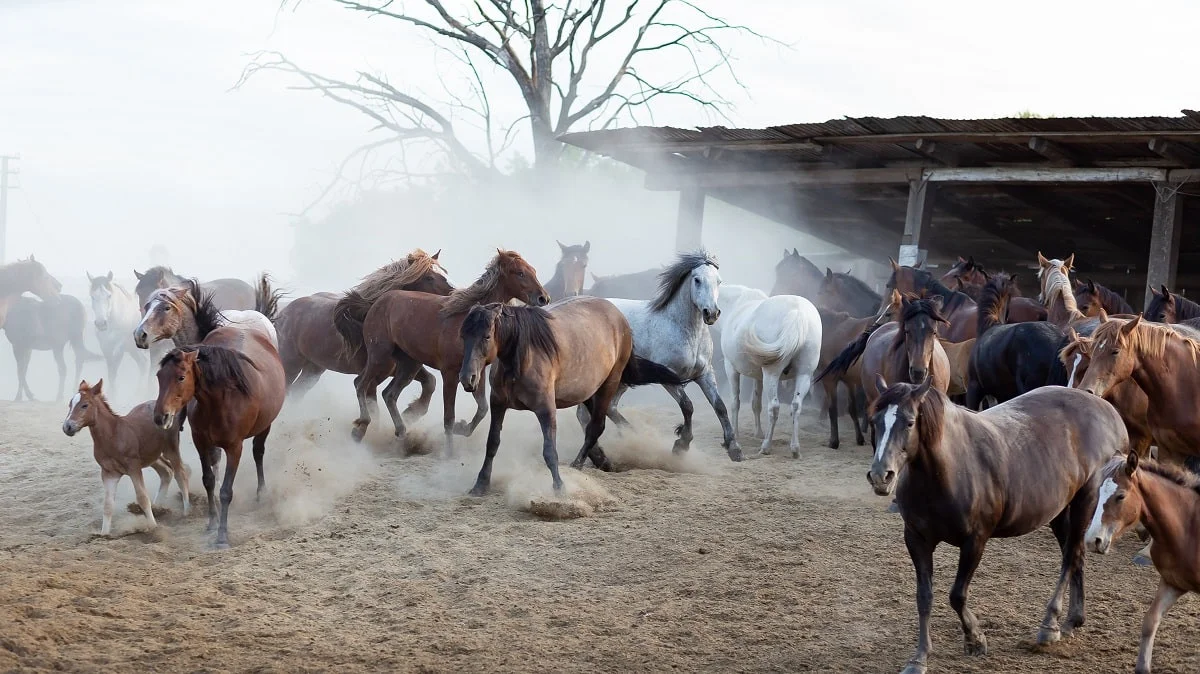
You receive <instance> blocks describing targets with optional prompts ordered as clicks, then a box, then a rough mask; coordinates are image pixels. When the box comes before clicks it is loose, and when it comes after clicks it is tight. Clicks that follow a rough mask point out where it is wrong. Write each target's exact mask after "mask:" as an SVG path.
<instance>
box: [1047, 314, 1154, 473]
mask: <svg viewBox="0 0 1200 674" xmlns="http://www.w3.org/2000/svg"><path fill="white" fill-rule="evenodd" d="M1093 329H1094V328H1093ZM1093 344H1094V342H1093V340H1092V339H1091V338H1090V337H1085V336H1082V335H1079V334H1077V333H1076V332H1075V330H1074V329H1068V331H1067V337H1066V345H1065V346H1063V347H1062V349H1060V350H1059V352H1058V359H1059V361H1060V362H1061V363H1062V365H1063V367H1064V368H1065V369H1066V370H1067V382H1066V386H1067V388H1075V387H1076V386H1077V385H1078V384H1079V383H1080V382H1081V381H1082V380H1083V375H1084V374H1085V373H1086V372H1087V369H1088V366H1089V365H1090V364H1091V354H1092V346H1093ZM1055 383H1057V382H1055ZM1104 399H1105V400H1107V401H1108V402H1109V403H1111V404H1112V406H1113V407H1115V408H1117V411H1118V412H1120V413H1121V418H1122V419H1124V420H1125V430H1126V432H1128V434H1129V449H1130V451H1132V452H1135V453H1137V454H1139V455H1140V456H1143V457H1145V456H1149V453H1150V445H1151V444H1152V443H1153V440H1154V437H1153V435H1152V434H1151V432H1150V421H1149V419H1148V418H1147V416H1146V415H1147V413H1148V412H1149V409H1150V401H1149V399H1148V398H1146V394H1145V392H1143V391H1142V389H1141V388H1139V387H1138V385H1137V384H1136V383H1135V382H1133V381H1132V380H1129V381H1123V382H1121V383H1120V384H1117V385H1116V386H1114V387H1113V388H1112V390H1111V391H1109V392H1108V393H1107V394H1106V395H1105V397H1104Z"/></svg>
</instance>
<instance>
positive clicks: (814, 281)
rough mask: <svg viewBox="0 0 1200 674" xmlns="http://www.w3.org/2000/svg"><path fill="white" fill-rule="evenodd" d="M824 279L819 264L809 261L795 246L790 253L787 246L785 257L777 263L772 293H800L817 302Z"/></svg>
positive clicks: (784, 252)
mask: <svg viewBox="0 0 1200 674" xmlns="http://www.w3.org/2000/svg"><path fill="white" fill-rule="evenodd" d="M824 280H825V275H824V274H822V273H821V270H820V269H818V268H817V265H815V264H813V263H812V262H809V260H808V258H806V257H804V256H803V255H801V254H800V253H799V251H797V250H796V249H795V248H793V249H792V252H790V253H789V252H788V251H787V249H786V248H785V249H784V250H783V259H782V260H780V261H779V264H777V265H775V285H773V286H771V295H773V296H774V295H799V296H801V297H804V298H806V299H809V300H814V304H815V300H816V297H817V293H818V292H820V289H821V282H822V281H824Z"/></svg>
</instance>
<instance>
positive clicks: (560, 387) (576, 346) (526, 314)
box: [445, 297, 638, 496]
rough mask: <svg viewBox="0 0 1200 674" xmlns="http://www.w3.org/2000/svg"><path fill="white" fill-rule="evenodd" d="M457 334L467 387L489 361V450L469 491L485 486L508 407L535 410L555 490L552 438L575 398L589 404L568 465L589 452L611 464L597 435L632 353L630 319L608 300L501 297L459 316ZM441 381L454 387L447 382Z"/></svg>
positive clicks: (599, 462) (601, 463)
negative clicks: (526, 301)
mask: <svg viewBox="0 0 1200 674" xmlns="http://www.w3.org/2000/svg"><path fill="white" fill-rule="evenodd" d="M460 334H461V338H462V342H463V353H464V357H463V359H462V366H461V368H460V371H459V375H458V380H459V382H460V383H461V384H462V386H463V388H464V389H466V390H467V391H474V390H476V388H478V387H481V386H482V383H483V376H484V374H483V373H484V368H485V367H486V366H487V365H488V364H491V365H492V374H491V385H492V395H491V412H492V419H491V427H490V428H489V429H488V438H487V453H486V455H485V456H484V459H483V467H482V468H480V470H479V476H478V478H477V479H476V480H475V486H474V487H473V488H472V489H471V494H473V495H475V496H482V495H483V494H485V493H487V490H488V487H489V485H490V484H491V478H492V460H493V459H495V458H496V451H497V450H498V449H499V447H500V430H501V428H502V427H503V426H504V415H505V413H506V412H507V411H508V410H510V409H517V410H529V411H531V412H533V413H534V414H536V415H537V418H538V422H539V423H540V424H541V426H542V458H543V459H544V460H545V462H546V467H547V468H549V469H550V475H551V478H552V479H553V483H554V489H555V490H556V491H557V490H561V489H562V477H561V476H559V473H558V449H557V440H556V434H557V432H558V422H557V417H558V413H557V411H558V410H560V409H566V408H569V407H574V406H576V405H583V406H584V408H586V409H587V415H586V416H587V424H586V426H585V427H584V440H583V446H582V447H581V448H580V449H579V454H578V455H577V456H576V457H575V460H574V461H573V462H571V466H572V467H573V468H582V467H583V461H584V459H585V458H591V460H592V463H593V464H595V465H596V467H598V468H601V469H604V470H610V469H611V466H610V464H609V462H608V459H607V458H606V457H605V456H604V451H603V450H602V449H601V448H600V445H599V444H597V442H598V440H599V438H600V434H601V433H603V432H604V424H605V421H604V419H605V416H606V415H607V414H608V407H609V405H610V404H611V403H612V400H613V398H614V397H615V396H616V394H617V389H618V388H620V386H621V383H622V376H623V375H625V374H626V373H627V366H628V365H629V363H630V358H631V357H632V354H633V332H632V331H631V330H630V329H629V322H628V321H626V320H625V316H624V315H623V314H622V313H621V312H620V311H619V310H618V309H617V308H616V307H615V306H613V305H612V303H610V302H606V301H604V300H602V299H600V298H596V297H570V298H567V299H564V300H560V301H558V302H555V303H554V304H551V305H550V306H549V307H547V308H546V309H542V308H539V307H510V306H506V305H503V304H498V303H497V304H488V305H486V306H476V307H473V308H472V309H471V310H470V312H468V313H467V315H466V317H465V318H464V319H463V320H462V324H461V329H460ZM630 372H631V373H632V370H630ZM628 383H631V384H636V383H638V382H636V381H632V380H631V381H629V382H628ZM445 385H446V386H448V387H453V384H452V383H450V382H446V384H445Z"/></svg>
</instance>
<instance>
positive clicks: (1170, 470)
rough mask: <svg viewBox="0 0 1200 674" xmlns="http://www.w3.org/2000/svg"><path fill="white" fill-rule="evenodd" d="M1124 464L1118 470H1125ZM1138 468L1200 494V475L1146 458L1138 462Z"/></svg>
mask: <svg viewBox="0 0 1200 674" xmlns="http://www.w3.org/2000/svg"><path fill="white" fill-rule="evenodd" d="M1114 463H1115V462H1114ZM1124 464H1125V461H1124V459H1122V460H1121V463H1120V464H1119V465H1118V466H1117V468H1118V469H1120V468H1123V467H1124ZM1137 466H1138V470H1144V471H1146V472H1147V473H1153V474H1155V475H1157V476H1159V477H1161V478H1163V479H1165V480H1168V481H1170V482H1174V483H1175V484H1177V485H1179V486H1180V487H1187V488H1188V489H1191V490H1192V491H1194V492H1196V493H1197V494H1200V475H1196V474H1195V473H1193V472H1191V471H1189V470H1186V469H1184V468H1180V467H1178V466H1175V465H1172V464H1169V463H1164V462H1161V461H1155V460H1154V459H1151V458H1145V459H1142V460H1140V461H1138V464H1137Z"/></svg>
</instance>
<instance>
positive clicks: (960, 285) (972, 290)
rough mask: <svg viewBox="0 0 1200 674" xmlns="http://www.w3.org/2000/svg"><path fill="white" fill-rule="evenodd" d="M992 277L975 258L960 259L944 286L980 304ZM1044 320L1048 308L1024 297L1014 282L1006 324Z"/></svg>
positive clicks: (946, 278)
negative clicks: (985, 287)
mask: <svg viewBox="0 0 1200 674" xmlns="http://www.w3.org/2000/svg"><path fill="white" fill-rule="evenodd" d="M991 277H992V274H990V273H988V271H987V270H986V269H984V268H983V265H981V264H979V263H978V262H976V261H975V258H974V257H973V256H972V257H969V258H967V259H966V260H964V259H962V258H961V257H960V258H958V262H956V263H955V264H954V265H953V266H952V267H950V270H949V271H947V272H946V273H945V274H943V275H942V284H943V285H946V286H947V287H949V288H952V289H954V290H957V291H959V292H961V293H964V294H966V295H967V296H969V297H970V298H971V299H973V300H975V301H976V302H979V300H980V297H981V295H982V293H983V287H984V286H985V285H987V282H988V280H989V279H991ZM1011 277H1012V278H1013V279H1015V278H1016V274H1012V275H1011ZM1044 320H1046V308H1045V307H1043V306H1042V305H1041V303H1040V302H1037V301H1035V300H1032V299H1030V298H1028V297H1022V296H1021V291H1020V289H1019V288H1018V287H1017V285H1016V282H1015V280H1014V282H1013V286H1012V299H1011V303H1010V305H1009V307H1008V314H1007V317H1006V322H1009V323H1025V322H1028V321H1044ZM976 336H978V335H976Z"/></svg>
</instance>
